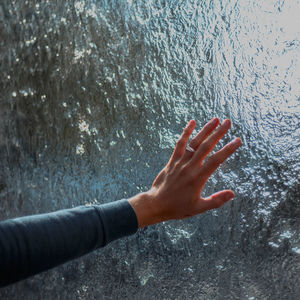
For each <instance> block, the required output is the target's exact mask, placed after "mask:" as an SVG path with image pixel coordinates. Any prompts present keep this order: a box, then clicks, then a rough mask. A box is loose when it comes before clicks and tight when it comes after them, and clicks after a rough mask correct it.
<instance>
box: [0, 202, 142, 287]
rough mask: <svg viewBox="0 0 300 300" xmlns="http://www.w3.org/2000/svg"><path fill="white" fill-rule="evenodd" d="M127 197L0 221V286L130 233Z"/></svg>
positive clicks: (132, 219) (132, 225) (132, 216)
mask: <svg viewBox="0 0 300 300" xmlns="http://www.w3.org/2000/svg"><path fill="white" fill-rule="evenodd" d="M136 230H137V219H136V216H135V213H134V210H133V209H132V207H131V205H130V204H129V203H128V201H127V200H120V201H116V202H112V203H109V204H106V205H102V206H90V207H88V206H81V207H77V208H74V209H68V210H61V211H58V212H53V213H49V214H42V215H35V216H29V217H22V218H17V219H12V220H7V221H3V222H0V286H4V285H7V284H10V283H13V282H15V281H18V280H20V279H24V278H26V277H28V276H31V275H34V274H37V273H39V272H41V271H44V270H47V269H50V268H53V267H55V266H57V265H59V264H62V263H64V262H67V261H69V260H71V259H74V258H77V257H79V256H82V255H84V254H86V253H88V252H90V251H92V250H94V249H97V248H99V247H103V246H105V245H106V244H107V243H109V242H110V241H112V240H115V239H117V238H120V237H122V236H125V235H129V234H133V233H134V232H136Z"/></svg>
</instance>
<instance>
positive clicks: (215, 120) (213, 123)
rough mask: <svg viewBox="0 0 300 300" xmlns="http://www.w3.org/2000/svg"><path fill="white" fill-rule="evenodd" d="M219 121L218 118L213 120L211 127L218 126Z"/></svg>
mask: <svg viewBox="0 0 300 300" xmlns="http://www.w3.org/2000/svg"><path fill="white" fill-rule="evenodd" d="M218 121H219V119H218V118H213V119H212V120H211V125H216V124H217V123H218Z"/></svg>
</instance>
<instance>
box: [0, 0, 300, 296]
mask: <svg viewBox="0 0 300 300" xmlns="http://www.w3.org/2000/svg"><path fill="white" fill-rule="evenodd" d="M299 15H300V3H299V1H250V0H249V1H248V0H230V1H193V0H183V1H172V0H165V1H163V0H161V1H159V0H157V1H155V0H152V1H146V0H141V1H130V0H128V1H125V0H119V1H115V0H98V1H96V0H82V1H76V0H72V1H71V0H67V1H53V0H51V1H50V0H45V1H37V0H36V1H35V0H27V1H16V0H1V1H0V71H1V76H0V155H1V160H0V166H1V169H0V219H5V218H9V217H15V216H21V215H25V214H32V213H39V212H47V211H52V210H56V209H60V208H67V207H72V206H76V205H80V204H88V203H105V202H110V201H114V200H116V199H120V198H124V197H129V196H132V195H134V194H136V193H138V192H140V191H145V190H147V189H148V188H149V187H150V186H151V184H152V181H153V180H154V178H155V176H156V174H157V173H158V172H159V171H160V169H161V168H162V167H163V166H164V164H165V163H166V162H167V160H168V158H169V156H170V154H171V152H172V148H173V147H174V145H175V142H176V139H177V138H178V136H179V134H180V133H181V130H182V128H183V127H184V125H185V123H186V122H187V121H188V120H190V119H192V118H193V119H195V120H196V121H197V123H198V127H197V128H198V129H199V128H200V127H201V126H202V125H204V124H205V123H206V121H208V120H209V119H210V118H211V117H213V116H218V117H219V118H220V119H224V118H227V117H228V118H230V119H231V120H232V123H233V126H232V129H231V131H230V134H228V135H227V137H226V138H225V139H224V141H222V142H221V143H220V144H219V145H218V146H217V149H219V148H220V147H221V146H222V145H224V144H225V143H226V142H228V141H229V140H230V139H231V138H233V137H235V136H240V137H241V138H242V140H243V147H242V148H240V149H239V150H238V152H237V153H236V154H235V155H234V156H233V157H231V158H230V159H229V160H228V161H227V162H226V163H225V164H224V165H223V166H222V167H221V168H220V170H219V171H218V172H217V173H216V174H215V175H214V177H213V178H212V179H211V180H210V181H209V182H208V185H207V187H206V189H205V193H206V194H210V193H212V192H213V191H217V190H219V189H223V188H230V189H233V190H234V191H235V192H236V198H235V200H234V201H232V202H231V203H229V204H227V205H226V206H225V207H223V208H222V209H220V210H217V211H210V212H208V213H206V214H203V215H200V216H197V217H194V218H192V219H189V220H185V221H176V222H175V221H174V222H169V223H165V224H160V225H155V226H152V227H149V228H147V229H144V230H140V231H139V232H138V233H137V234H136V235H134V236H131V237H129V238H127V239H124V240H120V241H116V242H114V243H112V244H111V245H109V246H107V247H106V248H105V249H101V250H99V251H95V252H94V253H92V254H90V255H87V256H85V257H83V258H81V259H78V260H76V261H74V262H71V263H68V264H65V265H63V266H60V267H58V268H56V269H54V270H51V271H48V272H45V273H43V274H40V275H37V276H35V277H32V278H30V279H28V280H25V281H22V282H20V283H17V284H15V285H13V286H10V287H7V288H4V289H1V290H0V298H1V299H222V300H223V299H247V300H255V299H286V300H289V299H299V297H300V235H299V234H300V186H299V171H300V157H299V146H300V29H299V28H300V19H299Z"/></svg>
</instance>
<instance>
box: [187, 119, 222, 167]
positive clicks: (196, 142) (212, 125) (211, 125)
mask: <svg viewBox="0 0 300 300" xmlns="http://www.w3.org/2000/svg"><path fill="white" fill-rule="evenodd" d="M219 123H220V120H219V119H218V118H213V119H211V120H210V121H209V122H208V123H206V125H205V126H204V127H203V128H202V129H201V131H200V132H199V133H198V134H197V135H196V136H195V137H194V138H192V140H191V141H190V143H189V145H190V146H191V147H192V148H193V149H194V150H195V151H196V150H197V149H198V147H199V146H200V145H201V143H202V142H203V141H204V140H205V139H206V138H207V137H209V135H210V134H211V133H212V132H213V131H214V130H215V129H216V127H217V126H218V124H219ZM193 154H194V153H193V152H191V151H185V153H184V156H183V158H182V159H183V161H185V162H186V161H188V160H190V158H191V157H192V156H193Z"/></svg>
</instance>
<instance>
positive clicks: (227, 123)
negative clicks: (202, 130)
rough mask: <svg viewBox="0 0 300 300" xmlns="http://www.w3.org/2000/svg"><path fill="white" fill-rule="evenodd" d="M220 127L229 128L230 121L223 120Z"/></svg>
mask: <svg viewBox="0 0 300 300" xmlns="http://www.w3.org/2000/svg"><path fill="white" fill-rule="evenodd" d="M222 125H225V126H229V125H230V120H229V119H226V120H224V121H223V124H222Z"/></svg>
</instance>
